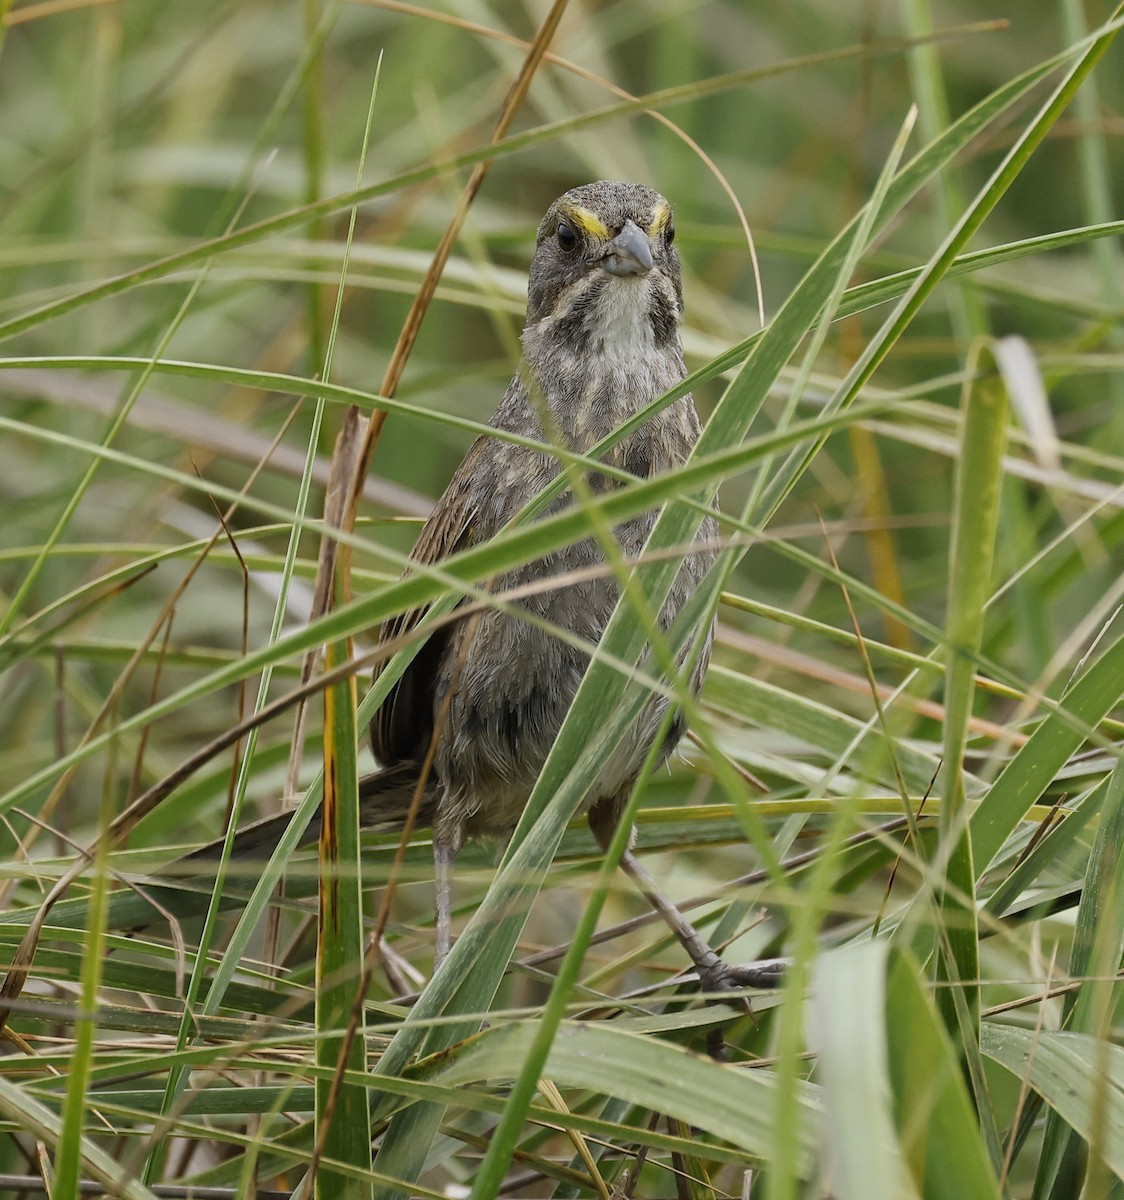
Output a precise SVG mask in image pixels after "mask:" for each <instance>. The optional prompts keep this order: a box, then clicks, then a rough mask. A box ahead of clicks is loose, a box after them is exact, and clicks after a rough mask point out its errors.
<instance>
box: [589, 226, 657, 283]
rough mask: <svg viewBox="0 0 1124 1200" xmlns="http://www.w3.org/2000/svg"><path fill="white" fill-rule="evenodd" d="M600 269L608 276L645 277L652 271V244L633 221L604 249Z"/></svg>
mask: <svg viewBox="0 0 1124 1200" xmlns="http://www.w3.org/2000/svg"><path fill="white" fill-rule="evenodd" d="M601 268H602V270H604V271H608V272H609V274H610V275H647V273H648V272H649V271H650V270H651V269H652V243H651V242H650V241H649V240H648V235H647V234H646V233H645V232H644V230H643V229H641V228H640V226H639V225H637V224H636V223H635V222H634V221H626V222H625V223H624V228H623V229H622V230H621V231H620V233H618V234H617V236H616V237H615V238H613V240H612V241H611V242H610V243H609V244H608V246H606V247H605V253H604V254H603V255H602V257H601Z"/></svg>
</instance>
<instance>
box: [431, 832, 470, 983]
mask: <svg viewBox="0 0 1124 1200" xmlns="http://www.w3.org/2000/svg"><path fill="white" fill-rule="evenodd" d="M462 840H463V838H462V836H461V832H460V830H459V829H457V828H456V827H453V828H450V827H449V826H447V825H446V823H445V822H443V821H441V820H437V821H435V822H434V825H433V866H434V877H435V884H436V896H435V898H434V909H433V915H434V922H433V923H434V931H435V933H436V939H435V945H434V951H433V969H434V971H436V970H437V968H438V967H439V966H440V965H441V964H442V963H443V962H444V961H445V959H446V957H447V956H448V954H449V951H450V950H451V949H452V948H453V863H454V861H455V860H456V857H457V851H458V850H459V849H460V848H461V842H462Z"/></svg>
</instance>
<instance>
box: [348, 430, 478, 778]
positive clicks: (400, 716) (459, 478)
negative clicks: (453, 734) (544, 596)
mask: <svg viewBox="0 0 1124 1200" xmlns="http://www.w3.org/2000/svg"><path fill="white" fill-rule="evenodd" d="M487 444H488V439H486V438H478V439H477V440H476V441H475V442H474V443H473V445H472V446H471V448H470V449H469V451H468V453H467V454H466V455H465V456H464V459H463V460H462V461H461V464H460V466H459V467H458V468H457V470H456V472H455V473H454V475H453V478H452V481H451V482H450V483H449V486H448V487H447V488H446V489H445V493H444V495H443V496H442V497H441V499H440V500H439V501H438V502H437V505H436V507H435V508H434V510H433V512H432V513H431V514H430V517H429V520H428V521H426V523H425V525H424V526H422V531H421V533H420V534H419V535H418V540H417V542H416V544H415V545H414V549H413V552H412V553H411V555H410V557H411V558H413V559H414V560H416V561H417V562H419V563H436V562H440V561H441V560H442V559H444V558H448V557H449V556H450V555H452V554H455V553H456V552H457V551H458V550H463V549H465V548H467V547H468V546H472V545H475V544H476V543H477V542H479V541H482V540H484V538H486V537H487V536H488V532H489V531H487V530H484V529H482V528H481V522H480V521H479V519H478V518H479V509H480V492H479V483H476V485H475V486H474V485H473V479H474V476H475V475H476V472H477V471H478V469H479V462H480V459H481V457H482V456H483V455H484V454H485V453H486V446H487ZM427 611H428V608H427V607H425V608H415V609H411V610H410V611H409V612H404V613H400V614H399V615H398V616H396V617H391V618H390V620H388V621H386V622H385V623H384V625H383V627H382V629H381V630H380V633H379V644H380V645H384V644H386V643H389V642H392V641H394V640H395V639H397V638H400V637H402V636H403V635H404V634H407V633H409V632H410V630H412V629H413V628H414V627H415V626H416V625H417V624H418V622H419V621H420V620H421V619H422V617H423V616H425V614H426V612H427ZM452 633H453V627H452V625H448V624H447V625H444V626H442V628H440V629H438V630H436V631H435V632H434V633H433V634H431V635H430V637H429V639H428V640H427V641H426V643H425V645H424V646H422V648H421V649H420V650H419V651H418V653H417V654H416V655H415V656H414V659H413V661H412V662H411V663H410V665H409V666H408V667H407V668H406V670H405V671H404V672H403V674H402V677H401V678H400V679H399V680H398V682H397V683H395V685H394V686H393V688H391V690H390V693H389V694H388V695H387V698H386V699H385V700H384V701H383V703H382V706H381V707H380V708H379V710H378V712H376V713H375V715H374V717H373V718H372V720H371V749H372V750H373V751H374V754H375V757H376V758H377V759H378V760H379V762H380V763H381V764H382V765H383V766H384V767H388V766H393V765H394V764H396V763H400V762H420V761H421V760H422V759H423V758H424V757H425V753H426V751H427V749H428V747H429V742H430V739H431V738H432V736H433V697H434V688H435V686H436V680H437V672H438V667H439V664H440V662H441V658H442V655H443V654H444V652H445V648H446V647H447V645H448V643H449V639H450V637H451V636H452ZM381 670H382V667H381V666H380V667H377V668H376V669H375V678H376V679H377V678H378V676H379V672H380V671H381Z"/></svg>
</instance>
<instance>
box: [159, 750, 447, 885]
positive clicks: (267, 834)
mask: <svg viewBox="0 0 1124 1200" xmlns="http://www.w3.org/2000/svg"><path fill="white" fill-rule="evenodd" d="M417 786H418V767H417V764H416V763H399V764H398V765H397V766H393V767H385V768H384V769H383V770H381V771H373V772H372V773H371V774H370V775H364V776H363V777H362V778H361V779H360V780H359V824H360V827H361V828H363V829H382V830H386V831H388V832H390V831H393V830H395V829H402V828H403V827H404V826H405V824H406V821H407V818H408V816H409V813H410V808H411V806H412V804H413V802H414V794H415V792H416V790H417ZM435 807H436V794H435V792H434V789H433V787H432V786H430V787H429V788H428V789H427V790H426V791H425V792H424V793H423V794H422V797H421V799H420V801H419V803H418V808H417V812H416V814H415V821H416V822H417V824H418V825H419V826H425V825H430V824H432V822H433V813H434V809H435ZM322 815H323V809H320V810H319V811H317V813H316V815H315V816H314V817H313V818H312V820H311V821H309V823H308V825H307V827H306V828H305V830H304V832H303V833H302V834H301V839H300V841H299V842H298V843H297V844H298V846H310V845H311V844H312V843H313V842H316V841H318V840H319V838H320V829H321V825H322V823H323V822H322ZM292 818H293V814H292V813H291V812H283V813H278V814H277V815H276V816H273V817H265V818H264V819H263V820H261V821H255V822H254V824H252V825H247V826H246V827H245V828H244V829H240V830H239V831H238V832H237V833H236V834H235V835H234V843H233V847H232V849H231V858H232V859H237V860H238V861H239V862H241V863H245V862H264V861H266V860H267V859H268V858H269V857H270V856H271V855H272V854H273V852H274V850H276V849H277V846H278V843H279V842H280V841H281V838H282V837H283V836H284V834H285V830H286V829H288V828H289V823H290V822H291V821H292ZM224 841H225V839H223V838H219V839H218V840H217V841H214V842H210V843H208V844H207V845H206V846H202V847H200V848H199V849H198V850H195V851H193V852H192V853H191V854H188V855H185V856H184V857H183V858H181V859H179V860H178V861H177V863H176V864H175V865H177V866H178V865H179V864H187V863H199V862H207V861H209V860H213V859H217V858H220V857H221V856H222V849H223V845H224Z"/></svg>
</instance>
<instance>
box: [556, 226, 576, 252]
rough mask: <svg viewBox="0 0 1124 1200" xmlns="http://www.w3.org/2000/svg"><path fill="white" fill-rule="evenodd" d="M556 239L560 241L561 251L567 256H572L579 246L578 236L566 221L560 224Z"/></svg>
mask: <svg viewBox="0 0 1124 1200" xmlns="http://www.w3.org/2000/svg"><path fill="white" fill-rule="evenodd" d="M555 237H557V239H558V246H559V249H561V250H563V251H564V252H565V253H566V254H570V253H571V252H572V251H573V249H574V247H575V246H576V245H577V244H578V235H577V233H576V231H575V230H574V227H573V225H569V224H567V223H566V222H565V221H559V222H558V229H557V231H556V233H555Z"/></svg>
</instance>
